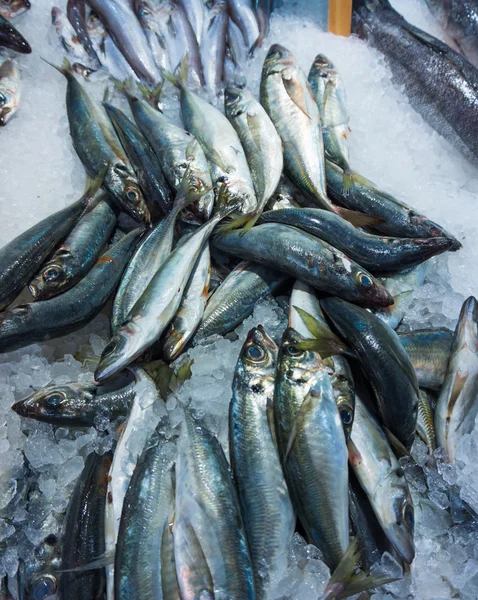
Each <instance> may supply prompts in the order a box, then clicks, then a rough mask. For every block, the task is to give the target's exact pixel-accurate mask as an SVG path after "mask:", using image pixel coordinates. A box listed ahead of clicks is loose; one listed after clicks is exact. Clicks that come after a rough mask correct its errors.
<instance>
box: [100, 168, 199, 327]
mask: <svg viewBox="0 0 478 600" xmlns="http://www.w3.org/2000/svg"><path fill="white" fill-rule="evenodd" d="M188 185H189V178H188V177H187V176H185V178H184V182H183V187H182V188H181V190H180V191H179V192H178V195H177V196H176V199H175V201H174V204H173V208H172V210H171V212H170V213H169V215H168V216H167V217H165V218H164V219H163V220H162V221H160V222H159V223H158V224H157V225H156V226H155V227H154V228H153V229H151V231H150V232H149V233H148V234H147V235H146V236H145V237H144V238H143V239H142V240H141V243H140V244H139V245H138V246H137V248H136V249H135V252H134V254H133V257H132V258H131V260H130V262H129V263H128V266H127V267H126V270H125V272H124V274H123V277H122V278H121V283H120V285H119V287H118V291H117V292H116V296H115V299H114V302H113V311H112V315H111V329H112V332H113V333H116V332H117V331H118V329H119V328H120V327H121V325H123V323H125V322H126V320H127V317H128V315H129V313H130V312H131V309H132V308H133V307H134V305H135V304H136V302H137V301H138V300H139V299H140V298H141V296H142V294H143V292H144V291H145V290H146V288H147V287H148V285H149V283H150V282H151V280H152V279H153V277H154V275H155V274H156V273H157V272H158V270H159V268H160V267H161V265H162V264H163V263H164V261H165V260H166V259H167V258H168V256H169V255H170V254H171V250H172V248H173V239H174V226H175V223H176V219H177V217H178V215H179V213H180V212H181V211H182V210H183V209H184V208H186V207H187V206H188V204H190V203H191V202H194V201H196V200H197V197H198V195H200V193H201V192H196V191H195V190H192V191H191V190H190V189H188ZM197 189H199V187H198V188H197Z"/></svg>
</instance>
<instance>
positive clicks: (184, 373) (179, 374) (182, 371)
mask: <svg viewBox="0 0 478 600" xmlns="http://www.w3.org/2000/svg"><path fill="white" fill-rule="evenodd" d="M193 364H194V358H192V359H191V360H189V361H188V362H186V363H184V364H183V365H181V366H180V367H179V368H178V370H177V371H176V372H175V373H173V374H172V376H171V379H170V381H169V389H170V390H171V391H172V392H176V390H177V389H179V388H180V387H181V386H182V385H183V383H184V382H185V381H187V380H188V379H191V375H192V372H191V367H192V365H193Z"/></svg>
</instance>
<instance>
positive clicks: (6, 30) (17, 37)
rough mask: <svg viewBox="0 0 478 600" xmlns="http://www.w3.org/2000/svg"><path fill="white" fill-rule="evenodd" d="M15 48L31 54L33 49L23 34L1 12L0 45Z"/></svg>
mask: <svg viewBox="0 0 478 600" xmlns="http://www.w3.org/2000/svg"><path fill="white" fill-rule="evenodd" d="M2 46H3V47H4V48H8V49H9V50H15V52H20V53H21V54H30V53H31V51H32V49H31V47H30V44H29V43H28V42H27V40H26V39H25V38H24V37H23V35H22V34H21V33H20V32H19V31H17V30H16V29H15V27H13V25H11V23H10V21H8V20H7V19H6V18H5V17H4V16H2V14H0V47H2Z"/></svg>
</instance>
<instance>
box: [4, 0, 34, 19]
mask: <svg viewBox="0 0 478 600" xmlns="http://www.w3.org/2000/svg"><path fill="white" fill-rule="evenodd" d="M30 7H31V4H30V0H1V2H0V15H2V17H5V18H6V19H13V18H14V17H18V16H19V15H21V14H23V13H24V12H26V11H27V10H29V9H30Z"/></svg>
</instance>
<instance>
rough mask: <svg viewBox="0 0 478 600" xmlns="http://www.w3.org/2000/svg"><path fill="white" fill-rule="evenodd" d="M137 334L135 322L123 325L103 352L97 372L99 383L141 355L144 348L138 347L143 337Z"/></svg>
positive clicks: (96, 376) (96, 377) (96, 378)
mask: <svg viewBox="0 0 478 600" xmlns="http://www.w3.org/2000/svg"><path fill="white" fill-rule="evenodd" d="M138 329H139V328H138ZM135 333H137V326H136V324H135V323H134V322H132V321H129V322H127V323H125V324H124V325H122V326H121V327H120V329H119V330H118V332H117V333H116V334H115V335H114V336H113V337H112V338H111V340H110V341H109V342H108V344H107V345H106V347H105V349H104V350H103V354H102V355H101V359H100V362H99V364H98V366H97V368H96V371H95V380H96V381H97V382H103V381H106V380H107V379H109V378H110V377H112V376H113V375H115V374H116V373H118V372H119V371H121V369H123V368H124V367H126V366H127V365H129V364H130V363H131V362H132V361H133V360H134V359H135V358H136V357H137V356H139V354H141V352H142V350H143V348H142V347H139V346H138V340H139V338H140V337H141V336H137V335H135Z"/></svg>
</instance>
